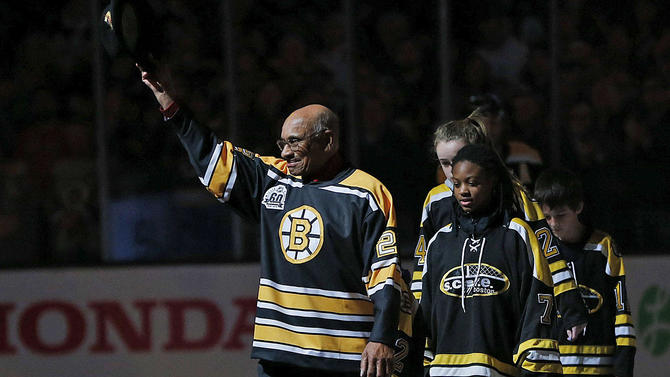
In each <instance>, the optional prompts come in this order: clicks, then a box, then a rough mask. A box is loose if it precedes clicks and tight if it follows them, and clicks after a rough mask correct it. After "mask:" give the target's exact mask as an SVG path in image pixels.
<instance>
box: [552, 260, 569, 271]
mask: <svg viewBox="0 0 670 377" xmlns="http://www.w3.org/2000/svg"><path fill="white" fill-rule="evenodd" d="M567 268H568V264H567V263H565V261H564V260H557V261H556V262H552V263H549V269H550V270H551V273H552V274H553V273H554V272H556V271H558V270H565V269H567Z"/></svg>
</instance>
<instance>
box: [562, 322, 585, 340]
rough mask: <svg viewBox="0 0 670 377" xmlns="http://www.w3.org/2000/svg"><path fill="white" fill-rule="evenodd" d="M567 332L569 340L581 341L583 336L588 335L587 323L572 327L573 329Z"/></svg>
mask: <svg viewBox="0 0 670 377" xmlns="http://www.w3.org/2000/svg"><path fill="white" fill-rule="evenodd" d="M566 332H567V333H568V340H569V341H571V342H574V341H576V340H577V339H579V337H580V336H581V335H586V323H582V324H579V325H576V326H572V328H571V329H568V330H566Z"/></svg>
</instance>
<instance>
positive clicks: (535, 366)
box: [521, 359, 562, 374]
mask: <svg viewBox="0 0 670 377" xmlns="http://www.w3.org/2000/svg"><path fill="white" fill-rule="evenodd" d="M521 368H523V369H525V370H527V371H531V372H534V373H556V374H560V373H561V371H562V368H561V363H560V362H558V361H556V362H541V363H536V362H533V361H530V360H528V359H526V360H524V361H523V363H521Z"/></svg>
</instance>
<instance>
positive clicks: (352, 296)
mask: <svg viewBox="0 0 670 377" xmlns="http://www.w3.org/2000/svg"><path fill="white" fill-rule="evenodd" d="M260 285H266V286H268V287H272V288H275V289H277V290H279V291H282V292H290V293H303V294H308V295H318V296H326V297H336V298H350V299H362V300H368V301H369V300H370V298H369V297H368V296H366V295H364V294H360V293H353V292H341V291H330V290H326V289H318V288H305V287H297V286H293V285H284V284H279V283H275V282H274V281H272V280H270V279H266V278H261V280H260Z"/></svg>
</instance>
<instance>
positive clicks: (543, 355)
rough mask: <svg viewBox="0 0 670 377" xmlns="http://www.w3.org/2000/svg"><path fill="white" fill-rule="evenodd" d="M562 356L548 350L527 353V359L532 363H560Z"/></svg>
mask: <svg viewBox="0 0 670 377" xmlns="http://www.w3.org/2000/svg"><path fill="white" fill-rule="evenodd" d="M559 358H560V356H559V353H558V352H556V351H547V350H530V351H527V352H526V359H527V360H530V361H536V362H537V361H540V362H541V361H556V362H558V360H559Z"/></svg>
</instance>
